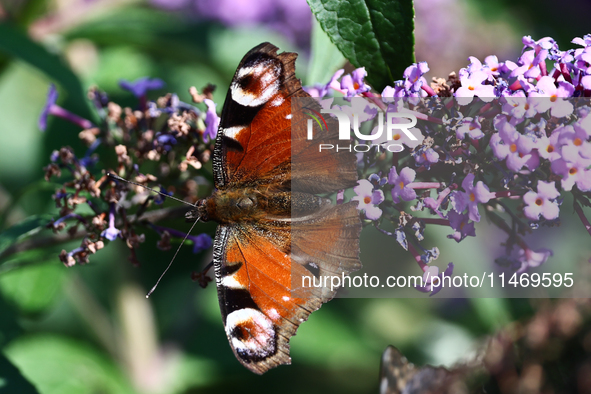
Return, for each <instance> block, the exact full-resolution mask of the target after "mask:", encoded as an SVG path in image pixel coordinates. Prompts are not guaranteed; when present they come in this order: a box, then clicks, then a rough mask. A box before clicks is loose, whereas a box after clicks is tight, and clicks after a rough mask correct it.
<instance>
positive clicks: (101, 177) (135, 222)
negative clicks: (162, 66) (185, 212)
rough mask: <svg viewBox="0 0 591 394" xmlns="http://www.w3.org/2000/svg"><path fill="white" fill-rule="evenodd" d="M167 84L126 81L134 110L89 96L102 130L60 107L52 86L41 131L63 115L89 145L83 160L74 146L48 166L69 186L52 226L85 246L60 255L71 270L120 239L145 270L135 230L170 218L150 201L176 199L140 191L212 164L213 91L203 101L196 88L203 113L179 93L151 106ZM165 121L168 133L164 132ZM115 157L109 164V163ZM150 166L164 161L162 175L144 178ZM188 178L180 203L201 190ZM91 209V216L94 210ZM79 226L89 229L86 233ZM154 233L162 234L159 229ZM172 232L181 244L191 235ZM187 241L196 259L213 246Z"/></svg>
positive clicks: (48, 174) (58, 199) (205, 240)
mask: <svg viewBox="0 0 591 394" xmlns="http://www.w3.org/2000/svg"><path fill="white" fill-rule="evenodd" d="M163 86H164V82H163V81H161V80H159V79H151V78H140V79H138V80H136V81H133V82H129V81H121V82H120V87H121V88H122V89H124V90H127V91H129V92H131V93H132V94H133V95H134V96H135V97H136V98H137V99H138V107H137V108H135V109H132V108H121V107H120V106H119V105H117V104H116V103H114V102H110V101H109V100H108V97H107V96H106V94H104V93H103V92H99V91H98V90H95V89H93V90H91V92H90V97H91V99H92V102H93V103H94V105H95V106H96V109H97V113H98V114H99V116H100V123H98V124H97V125H96V126H95V125H94V124H93V123H92V122H90V121H88V120H86V119H82V118H80V117H79V116H77V115H75V114H73V113H71V112H69V111H67V110H66V109H64V108H62V107H60V106H59V105H58V104H57V99H58V94H57V90H56V89H55V87H54V86H53V85H52V86H51V87H50V89H49V93H48V97H47V103H46V105H45V107H44V109H43V111H42V113H41V116H40V119H39V126H40V128H41V129H42V130H44V129H45V128H46V127H47V119H48V117H49V116H58V117H61V118H63V119H66V120H68V121H70V122H72V123H74V124H76V125H78V126H80V127H81V128H82V129H83V130H82V131H81V132H80V134H79V137H80V139H81V140H82V141H83V142H84V143H86V144H87V145H88V146H89V148H88V150H87V152H86V154H85V155H84V157H82V158H78V157H76V155H75V153H74V151H73V150H72V149H71V148H69V147H63V148H61V149H60V150H59V151H54V152H53V153H52V154H51V157H50V160H51V163H50V164H49V165H48V166H47V167H45V178H46V179H47V180H49V179H50V178H61V179H62V181H63V186H62V187H61V188H60V189H59V190H58V191H57V192H56V193H55V195H54V196H53V199H54V201H55V203H56V206H57V207H58V208H59V209H60V211H59V217H58V218H57V219H55V220H53V221H52V222H51V223H50V224H49V227H51V228H52V229H53V230H54V231H55V232H58V231H61V230H64V229H65V228H66V226H69V227H68V229H67V231H68V232H69V234H71V235H72V236H74V235H76V234H77V233H78V234H79V235H82V237H83V240H82V243H81V245H80V247H78V248H76V249H74V250H72V251H70V252H66V251H65V250H64V251H62V253H61V254H60V259H61V260H62V261H63V262H64V264H66V265H67V266H71V265H74V264H75V263H86V262H88V256H89V255H91V254H94V253H96V251H98V250H100V249H101V248H103V247H104V244H105V242H106V241H110V242H114V241H116V240H118V239H121V240H122V241H124V242H125V244H126V245H127V246H128V247H129V249H130V252H131V257H130V260H131V261H132V263H134V264H136V265H137V264H139V262H138V261H137V258H136V255H135V249H136V248H137V247H138V246H139V245H140V244H141V243H142V242H144V240H145V237H144V235H143V234H140V233H138V232H137V231H136V230H139V228H140V227H145V225H146V224H147V223H151V222H150V220H152V221H155V220H159V219H162V218H164V217H165V216H162V217H161V216H160V215H157V214H153V212H156V211H150V212H146V211H147V209H148V207H149V206H150V205H152V202H153V203H154V204H156V205H161V204H163V202H164V200H165V198H166V196H170V195H171V194H172V193H171V192H169V191H167V190H165V189H163V188H162V187H160V190H161V194H159V195H156V196H154V195H152V194H151V193H150V192H149V191H147V190H146V189H144V188H142V187H141V186H147V185H148V184H149V183H150V182H154V181H156V180H160V181H161V182H163V183H164V182H167V183H168V184H172V181H171V180H166V177H167V176H168V175H169V174H170V175H172V177H173V179H178V178H179V174H181V173H182V172H184V171H186V170H187V168H188V165H189V164H190V165H191V166H193V167H196V168H201V166H202V164H203V163H205V162H207V161H208V160H209V158H210V156H211V153H210V152H211V148H212V146H211V144H212V140H213V139H215V137H216V134H217V128H218V125H219V117H218V116H217V114H216V112H215V109H216V105H215V103H214V102H213V101H212V100H211V87H206V88H205V89H204V93H203V94H202V95H200V94H198V93H197V91H196V89H194V88H193V89H192V90H191V93H192V95H193V98H194V102H196V103H203V104H204V107H206V108H207V110H206V111H201V110H199V109H198V108H197V107H194V106H193V105H191V104H188V103H183V102H181V101H180V100H179V99H178V96H176V95H175V94H168V95H166V96H164V97H161V98H160V99H158V100H157V101H150V100H149V99H148V95H149V93H150V91H152V90H157V89H161V88H162V87H163ZM163 121H164V126H165V127H162V126H163ZM155 130H159V131H157V132H156V131H155ZM105 150H111V154H110V155H104V156H101V155H100V153H102V152H104V151H105ZM113 153H114V154H113ZM104 157H106V158H107V159H104ZM109 157H110V158H111V161H108V160H109ZM149 162H158V166H153V165H152V166H149V167H151V168H152V169H155V168H159V170H158V171H159V173H158V174H157V175H158V176H155V175H152V174H149V173H143V172H142V171H143V168H142V166H143V165H144V163H149ZM108 172H110V173H113V174H117V175H119V176H121V177H125V178H126V179H129V180H130V181H133V182H135V185H131V184H127V183H123V182H119V181H115V180H114V179H112V178H109V177H107V173H108ZM97 174H98V175H97ZM184 178H185V180H184V181H183V182H182V183H181V184H178V185H175V188H176V189H177V190H181V194H182V195H180V196H179V197H182V198H184V199H185V200H187V202H189V203H194V202H195V201H196V199H197V195H196V194H197V185H196V184H195V182H194V181H192V180H187V178H188V177H184ZM83 204H85V205H87V206H88V207H90V209H91V212H93V213H92V214H88V213H81V212H83V211H84V210H82V209H79V207H80V206H81V205H83ZM85 211H86V212H88V209H86V210H85ZM151 212H152V213H151ZM149 218H151V219H149ZM140 219H141V220H140ZM80 228H83V232H82V234H80V232H79V230H80ZM152 229H156V231H157V232H159V233H162V231H161V230H160V229H158V228H156V227H152ZM166 234H167V236H168V238H170V236H174V237H180V238H181V239H182V238H183V237H184V235H185V234H183V233H180V232H178V231H176V232H175V231H173V230H170V231H168V232H166ZM187 239H188V240H189V241H192V242H193V244H194V249H193V250H194V252H195V253H198V252H201V251H203V250H205V249H208V248H209V247H210V246H211V237H209V235H207V234H199V235H197V236H188V237H187Z"/></svg>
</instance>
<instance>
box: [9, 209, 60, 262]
mask: <svg viewBox="0 0 591 394" xmlns="http://www.w3.org/2000/svg"><path fill="white" fill-rule="evenodd" d="M51 219H52V217H51V215H33V216H29V217H28V218H26V219H24V220H23V221H22V222H20V223H17V224H15V225H14V226H12V227H9V228H8V229H6V230H4V231H3V232H1V233H0V255H2V252H4V251H5V250H6V249H7V248H8V247H10V246H11V245H13V244H15V243H17V242H19V241H22V240H23V239H25V238H28V237H30V236H32V235H35V234H37V233H38V232H39V231H41V230H42V229H43V228H44V227H45V226H47V224H49V223H50V222H51Z"/></svg>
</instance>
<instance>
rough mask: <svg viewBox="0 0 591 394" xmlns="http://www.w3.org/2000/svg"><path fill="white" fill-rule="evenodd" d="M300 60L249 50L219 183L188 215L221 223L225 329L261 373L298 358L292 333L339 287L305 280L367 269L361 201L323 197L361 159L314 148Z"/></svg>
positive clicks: (227, 106) (228, 118) (218, 154)
mask: <svg viewBox="0 0 591 394" xmlns="http://www.w3.org/2000/svg"><path fill="white" fill-rule="evenodd" d="M296 56H297V55H296V54H294V53H281V54H277V48H276V47H275V46H273V45H272V44H269V43H264V44H261V45H259V46H257V47H255V48H253V49H252V50H251V51H249V52H248V53H247V54H246V55H245V56H244V58H243V60H242V62H241V63H240V65H239V66H238V69H237V70H236V73H235V75H234V78H233V80H232V83H231V85H230V88H229V90H228V95H227V98H226V101H225V103H224V107H223V110H222V116H221V120H220V128H219V132H218V136H217V138H216V142H215V147H214V152H213V170H214V183H215V188H216V189H215V191H214V192H213V194H212V195H211V196H210V197H208V198H205V199H203V200H200V201H199V202H198V203H197V208H196V209H195V210H194V211H193V212H191V213H190V214H189V216H188V217H190V218H199V219H201V220H203V221H207V220H213V221H216V222H217V223H218V224H219V225H218V229H217V232H216V237H215V242H214V258H213V260H214V268H215V277H216V285H217V289H218V296H219V301H220V309H221V313H222V319H223V321H224V326H225V331H226V335H227V337H228V340H229V342H230V346H231V347H232V350H233V351H234V354H235V355H236V357H237V359H238V360H239V361H240V362H241V363H242V364H243V365H244V366H246V367H247V368H249V369H250V370H251V371H253V372H255V373H259V374H261V373H264V372H265V371H267V370H268V369H270V368H273V367H275V366H277V365H281V364H289V363H290V361H291V359H290V357H289V339H290V337H291V336H293V335H295V332H296V330H297V328H298V326H299V325H300V324H301V322H303V321H305V320H307V318H308V315H309V314H310V313H311V312H313V311H315V310H316V309H318V308H319V307H320V306H321V305H322V303H324V302H327V301H328V300H330V299H331V298H332V297H334V294H335V292H336V290H335V289H329V288H309V287H305V286H302V278H303V277H305V276H309V275H327V274H336V275H340V274H348V273H350V272H352V271H354V270H356V269H359V268H360V266H361V265H360V262H359V258H358V255H359V232H360V230H361V222H360V219H359V215H358V213H357V209H356V205H355V203H347V204H342V205H338V206H334V205H332V204H331V202H330V200H329V199H327V198H325V197H320V196H317V195H316V194H319V193H333V192H336V191H338V190H340V189H344V188H348V187H352V186H354V185H355V184H356V182H357V172H356V159H355V155H354V154H340V155H335V154H333V153H329V154H325V155H319V154H318V153H317V152H315V151H314V150H312V149H309V145H310V144H309V142H308V141H307V140H306V138H305V133H306V129H305V122H303V121H296V118H297V114H296V113H294V111H293V109H292V104H295V103H296V102H295V101H293V100H292V99H294V98H298V97H300V98H301V97H309V96H308V95H307V93H305V92H304V91H303V90H302V89H301V84H300V82H299V80H298V79H297V78H296V77H295V58H296ZM316 105H317V104H316ZM325 132H326V130H325ZM318 135H320V140H322V138H325V139H327V141H328V142H331V141H332V140H330V139H331V138H336V137H330V136H328V135H327V134H322V133H321V132H319V134H318ZM322 136H324V137H322ZM332 142H335V141H332ZM294 154H297V155H298V158H302V160H292V159H293V156H294Z"/></svg>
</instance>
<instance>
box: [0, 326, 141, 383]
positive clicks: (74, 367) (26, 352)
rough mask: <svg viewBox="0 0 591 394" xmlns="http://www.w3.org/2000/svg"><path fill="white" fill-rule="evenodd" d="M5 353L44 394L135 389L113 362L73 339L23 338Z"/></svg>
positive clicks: (40, 336) (55, 337)
mask: <svg viewBox="0 0 591 394" xmlns="http://www.w3.org/2000/svg"><path fill="white" fill-rule="evenodd" d="M5 354H6V356H7V357H8V358H9V359H10V360H11V361H12V362H13V363H14V364H15V365H16V366H17V367H18V368H19V369H20V370H21V372H22V374H23V375H24V376H26V377H27V378H28V379H29V380H30V381H31V382H33V384H35V386H37V387H38V389H39V391H40V392H42V393H43V394H92V393H112V394H116V393H132V392H133V390H132V389H131V387H130V385H129V382H127V380H126V379H125V378H124V377H123V374H122V372H121V371H120V370H119V369H118V368H117V366H116V365H115V364H114V363H113V361H110V360H109V359H107V358H106V357H105V356H103V355H102V354H100V353H99V352H98V351H97V350H95V349H93V348H92V347H90V346H88V345H85V344H83V343H81V342H78V341H74V340H72V339H66V338H63V337H59V336H54V335H37V336H29V337H25V338H20V339H17V340H14V341H12V342H11V343H10V344H9V345H8V346H7V347H6V348H5ZM15 392H18V391H15Z"/></svg>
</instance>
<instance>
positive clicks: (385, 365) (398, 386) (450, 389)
mask: <svg viewBox="0 0 591 394" xmlns="http://www.w3.org/2000/svg"><path fill="white" fill-rule="evenodd" d="M475 372H476V370H475V368H474V367H468V366H459V367H458V368H456V369H453V370H449V369H447V368H444V367H433V366H431V365H425V366H423V367H416V366H415V365H414V364H412V363H409V362H408V360H407V359H406V357H404V356H403V355H402V353H400V351H399V350H398V349H396V348H395V347H394V346H388V347H387V348H386V350H384V353H383V354H382V360H381V366H380V394H446V393H468V392H478V391H470V390H468V388H467V385H466V383H465V380H466V378H467V377H468V376H469V375H470V374H474V373H475Z"/></svg>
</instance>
